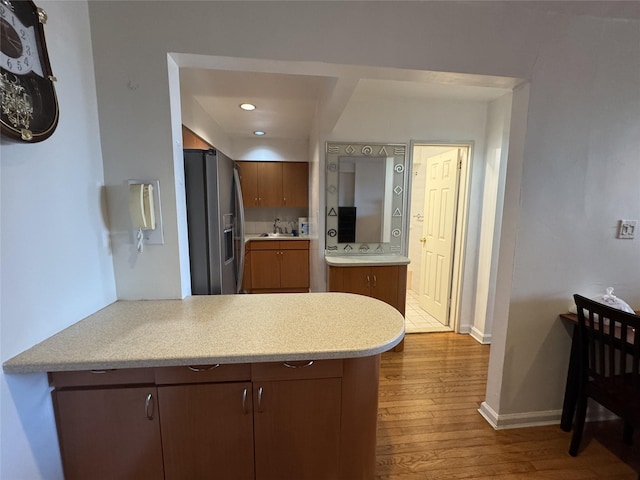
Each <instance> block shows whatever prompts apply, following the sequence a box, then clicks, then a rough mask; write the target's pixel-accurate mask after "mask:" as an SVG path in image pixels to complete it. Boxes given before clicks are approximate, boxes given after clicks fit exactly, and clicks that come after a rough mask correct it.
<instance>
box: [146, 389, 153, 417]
mask: <svg viewBox="0 0 640 480" xmlns="http://www.w3.org/2000/svg"><path fill="white" fill-rule="evenodd" d="M144 414H145V415H146V416H147V420H153V394H151V393H149V394H147V399H146V400H145V401H144Z"/></svg>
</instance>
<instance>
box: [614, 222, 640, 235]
mask: <svg viewBox="0 0 640 480" xmlns="http://www.w3.org/2000/svg"><path fill="white" fill-rule="evenodd" d="M637 226H638V220H620V227H619V229H618V238H625V239H631V238H636V228H637Z"/></svg>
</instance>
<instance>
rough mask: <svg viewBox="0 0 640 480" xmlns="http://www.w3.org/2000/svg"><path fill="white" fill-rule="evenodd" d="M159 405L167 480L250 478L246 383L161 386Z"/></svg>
mask: <svg viewBox="0 0 640 480" xmlns="http://www.w3.org/2000/svg"><path fill="white" fill-rule="evenodd" d="M158 403H159V405H160V425H161V428H162V450H163V453H164V478H165V479H166V480H171V479H176V480H181V479H185V478H189V479H207V478H212V476H211V474H212V472H216V475H218V477H217V478H224V479H228V480H246V479H252V478H254V471H253V410H252V402H251V383H249V382H235V383H203V384H196V385H170V386H160V387H158Z"/></svg>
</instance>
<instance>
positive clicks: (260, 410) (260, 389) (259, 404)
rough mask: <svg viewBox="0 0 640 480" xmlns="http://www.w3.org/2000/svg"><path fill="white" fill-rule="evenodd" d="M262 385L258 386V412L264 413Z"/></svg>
mask: <svg viewBox="0 0 640 480" xmlns="http://www.w3.org/2000/svg"><path fill="white" fill-rule="evenodd" d="M262 393H263V389H262V387H260V388H258V412H260V413H262Z"/></svg>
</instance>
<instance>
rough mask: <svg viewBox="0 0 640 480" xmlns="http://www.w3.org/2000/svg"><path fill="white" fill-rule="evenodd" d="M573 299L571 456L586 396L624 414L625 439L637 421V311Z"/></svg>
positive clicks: (639, 366)
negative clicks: (574, 386)
mask: <svg viewBox="0 0 640 480" xmlns="http://www.w3.org/2000/svg"><path fill="white" fill-rule="evenodd" d="M574 299H575V302H576V306H577V307H578V332H577V334H578V335H577V340H578V342H579V343H578V352H579V360H578V363H579V369H578V370H579V375H580V377H579V381H578V401H577V406H576V417H575V424H574V428H573V437H572V438H571V445H570V447H569V454H570V455H572V456H574V457H575V456H576V455H577V454H578V449H579V447H580V441H581V439H582V431H583V429H584V422H585V417H586V414H587V400H588V399H589V398H592V399H593V400H595V401H596V402H598V403H599V404H600V405H602V406H603V407H605V408H606V409H608V410H610V411H611V412H613V413H614V414H615V415H617V416H619V417H620V418H621V419H622V420H623V422H624V431H623V440H624V442H625V443H626V444H631V443H632V440H633V431H634V428H638V427H640V316H638V315H634V314H631V313H626V312H623V311H622V310H617V309H615V308H611V307H609V306H607V305H604V304H602V303H599V302H596V301H593V300H590V299H588V298H585V297H582V296H580V295H574Z"/></svg>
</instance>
